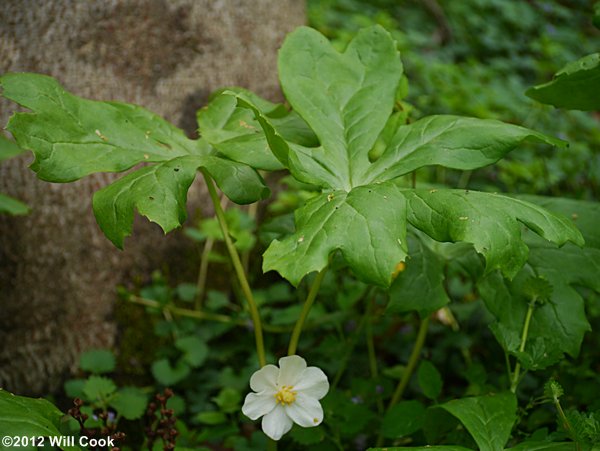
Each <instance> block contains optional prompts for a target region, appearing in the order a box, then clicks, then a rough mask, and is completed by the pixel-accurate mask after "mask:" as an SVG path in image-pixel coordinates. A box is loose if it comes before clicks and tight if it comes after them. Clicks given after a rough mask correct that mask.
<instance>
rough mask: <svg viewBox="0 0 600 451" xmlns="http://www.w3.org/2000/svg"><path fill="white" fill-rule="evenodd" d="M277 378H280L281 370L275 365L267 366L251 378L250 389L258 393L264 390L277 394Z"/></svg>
mask: <svg viewBox="0 0 600 451" xmlns="http://www.w3.org/2000/svg"><path fill="white" fill-rule="evenodd" d="M277 376H279V368H277V367H276V366H275V365H265V366H263V367H262V368H261V369H260V370H258V371H256V372H255V373H254V374H253V375H252V377H251V378H250V388H251V389H252V390H253V391H255V392H257V393H258V392H261V391H263V390H272V391H273V393H275V392H276V391H277V389H276V387H275V385H276V384H277Z"/></svg>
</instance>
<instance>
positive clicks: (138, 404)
mask: <svg viewBox="0 0 600 451" xmlns="http://www.w3.org/2000/svg"><path fill="white" fill-rule="evenodd" d="M109 404H110V406H111V407H113V408H114V409H116V411H117V413H118V414H119V415H121V416H123V417H124V418H125V419H127V420H137V419H138V418H141V417H142V416H143V415H144V412H145V411H146V405H147V404H148V396H146V394H145V393H144V391H143V390H141V389H139V388H137V387H124V388H121V389H120V390H119V391H118V392H117V393H116V394H115V395H114V396H113V397H112V398H111V400H110V403H109Z"/></svg>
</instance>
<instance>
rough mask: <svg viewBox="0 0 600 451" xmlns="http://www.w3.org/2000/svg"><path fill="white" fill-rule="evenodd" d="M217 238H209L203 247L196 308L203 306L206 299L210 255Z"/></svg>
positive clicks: (197, 284)
mask: <svg viewBox="0 0 600 451" xmlns="http://www.w3.org/2000/svg"><path fill="white" fill-rule="evenodd" d="M214 244H215V240H214V239H213V238H207V239H206V242H205V243H204V248H203V249H202V256H201V257H200V269H199V270H198V281H197V283H196V301H195V303H194V306H195V307H196V310H200V309H201V308H202V302H203V301H204V293H205V291H206V279H207V276H208V256H209V254H210V252H211V251H212V248H213V245H214Z"/></svg>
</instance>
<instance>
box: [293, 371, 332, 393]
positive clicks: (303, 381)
mask: <svg viewBox="0 0 600 451" xmlns="http://www.w3.org/2000/svg"><path fill="white" fill-rule="evenodd" d="M294 390H295V391H297V392H299V393H300V392H301V393H302V394H304V395H306V396H310V397H311V398H315V399H321V398H322V397H323V396H325V395H326V394H327V392H328V391H329V382H328V381H327V376H326V375H325V373H324V372H323V371H322V370H321V369H320V368H317V367H316V366H309V367H308V368H306V369H305V370H304V371H303V372H302V374H301V375H300V380H299V381H298V383H297V384H296V385H294Z"/></svg>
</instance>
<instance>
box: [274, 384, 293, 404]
mask: <svg viewBox="0 0 600 451" xmlns="http://www.w3.org/2000/svg"><path fill="white" fill-rule="evenodd" d="M292 388H294V387H292V386H291V385H283V386H282V387H281V388H280V389H279V391H278V392H277V393H275V394H274V395H273V396H275V401H276V402H277V404H283V405H286V404H287V405H288V406H289V405H290V404H292V403H293V402H294V401H295V400H296V392H295V391H293V390H292Z"/></svg>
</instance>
